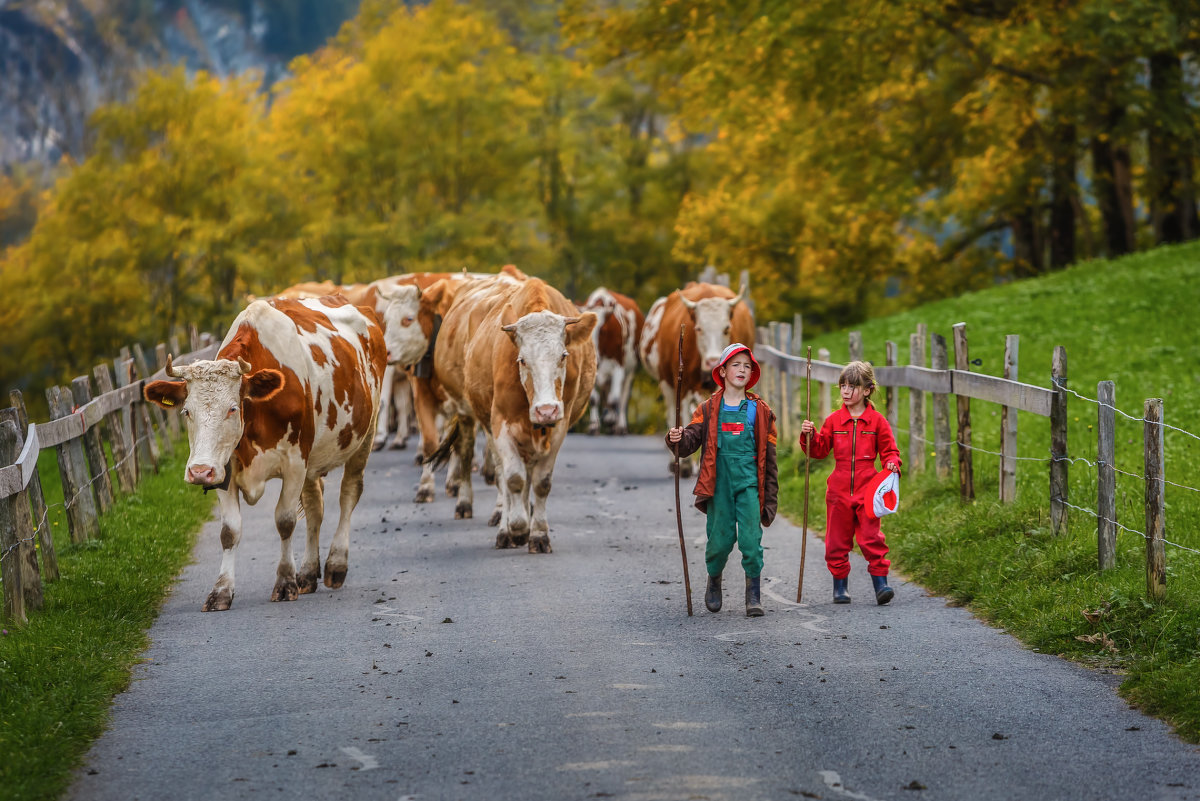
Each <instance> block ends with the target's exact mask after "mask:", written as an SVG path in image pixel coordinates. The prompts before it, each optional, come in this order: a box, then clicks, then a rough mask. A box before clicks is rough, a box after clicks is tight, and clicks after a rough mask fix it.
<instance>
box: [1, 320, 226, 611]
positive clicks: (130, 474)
mask: <svg viewBox="0 0 1200 801" xmlns="http://www.w3.org/2000/svg"><path fill="white" fill-rule="evenodd" d="M193 341H194V342H196V344H197V345H198V347H196V348H194V349H193V350H192V351H191V352H190V353H185V354H181V355H179V356H178V357H177V358H175V359H174V362H175V364H177V365H184V364H188V363H190V362H194V361H197V360H200V359H211V358H214V357H215V356H216V355H217V351H218V349H219V348H220V344H219V343H216V342H213V341H212V337H211V335H209V334H203V335H197V336H195V337H193ZM132 354H133V356H132V358H131V357H126V356H123V358H122V359H119V360H118V361H117V362H116V365H115V366H116V368H117V373H116V374H117V384H119V386H118V387H117V388H115V389H114V388H113V374H112V372H111V371H110V369H109V367H108V365H98V366H97V367H96V368H95V370H94V371H93V376H94V378H95V383H96V389H97V390H98V391H99V394H98V395H97V396H96V397H94V398H93V397H92V388H91V382H90V381H89V379H88V377H87V376H80V377H78V378H76V379H75V380H74V381H72V382H71V387H70V388H67V387H57V386H55V387H49V388H48V389H47V390H46V398H47V401H48V403H49V408H50V413H51V415H52V416H53V417H54V419H53V420H51V421H49V422H45V423H30V422H29V420H28V417H27V414H26V410H25V403H24V400H23V398H22V396H21V393H20V392H17V391H14V392H13V393H11V395H10V400H11V402H12V407H11V408H8V409H0V465H3V466H0V578H2V580H3V585H4V586H3V595H4V608H3V619H4V620H5V621H11V622H21V621H24V620H26V618H27V615H26V612H27V610H31V609H37V608H40V606H41V598H42V591H41V577H42V575H43V574H44V575H45V578H46V580H47V581H53V580H54V579H56V578H57V577H58V559H57V555H56V551H55V544H54V541H53V538H52V537H51V535H50V528H49V526H48V522H47V520H48V518H47V515H48V511H49V510H48V508H47V506H46V501H45V496H44V495H43V492H42V487H41V483H40V480H39V478H38V473H37V461H38V455H39V454H40V453H41V451H43V450H46V449H48V448H53V449H55V451H56V452H57V453H58V460H59V473H60V479H61V481H62V488H63V501H64V503H63V506H64V508H65V509H66V512H67V525H68V530H69V533H70V537H71V540H72V541H73V542H84V541H86V540H87V539H89V538H91V537H95V536H97V535H98V534H99V533H100V516H101V515H102V514H103V513H105V512H107V511H108V509H109V508H111V506H112V503H113V497H114V494H115V493H116V492H118V491H119V492H123V493H129V492H133V491H134V490H135V489H136V487H137V481H138V477H139V476H140V475H141V474H142V473H143V472H145V471H148V470H155V471H156V470H157V469H158V468H157V464H158V456H159V437H161V440H162V445H161V447H162V449H163V450H164V451H165V452H166V453H171V452H172V449H173V444H172V439H173V436H174V435H177V433H178V432H179V430H180V427H179V421H178V420H177V419H176V415H175V414H174V413H171V414H166V415H164V414H161V413H153V417H152V413H151V412H150V411H149V410H148V409H147V406H149V404H147V403H146V402H145V401H144V400H143V398H142V387H143V386H144V384H145V383H146V381H149V380H155V379H159V378H164V377H166V371H165V369H164V362H165V359H166V348H165V346H163V345H159V346H158V348H156V349H155V355H156V357H157V359H156V361H157V364H156V371H155V372H154V373H150V366H149V364H148V363H147V360H146V357H145V353H144V352H143V351H142V349H141V348H140V347H136V346H135V347H134V348H133V350H132ZM135 367H136V374H135V369H134V368H135ZM138 375H140V376H141V377H140V378H138V377H137V376H138ZM154 408H155V409H156V410H158V407H154ZM158 411H159V412H161V410H158ZM104 441H107V443H108V446H109V450H110V451H111V452H112V458H113V465H112V466H110V465H109V464H108V462H107V459H106V455H105V450H104ZM110 470H112V471H113V472H115V473H116V475H117V481H116V482H115V486H114V482H113V481H111V479H110V477H109V471H110ZM39 552H40V554H41V566H40V569H39V565H38V561H39V560H38V553H39Z"/></svg>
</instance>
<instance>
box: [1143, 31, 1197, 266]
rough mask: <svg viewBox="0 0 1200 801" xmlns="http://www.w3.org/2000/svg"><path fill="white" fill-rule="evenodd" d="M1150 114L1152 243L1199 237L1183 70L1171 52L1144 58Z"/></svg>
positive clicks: (1175, 55) (1177, 58) (1178, 60)
mask: <svg viewBox="0 0 1200 801" xmlns="http://www.w3.org/2000/svg"><path fill="white" fill-rule="evenodd" d="M1150 91H1151V94H1153V96H1154V106H1153V108H1154V115H1153V116H1152V118H1151V123H1150V131H1149V140H1148V144H1149V150H1150V181H1149V184H1150V208H1151V218H1152V220H1153V224H1154V237H1155V241H1156V242H1158V243H1159V244H1163V243H1168V242H1183V241H1185V240H1188V239H1193V238H1195V237H1196V236H1197V234H1198V233H1200V222H1198V221H1197V218H1196V200H1195V196H1194V182H1193V176H1192V168H1191V157H1192V141H1191V137H1190V135H1189V133H1188V131H1189V125H1188V120H1187V119H1186V117H1185V116H1184V115H1186V108H1187V104H1186V101H1185V98H1184V92H1183V66H1182V63H1181V61H1180V58H1179V56H1178V55H1177V54H1175V53H1156V54H1154V55H1152V56H1151V57H1150Z"/></svg>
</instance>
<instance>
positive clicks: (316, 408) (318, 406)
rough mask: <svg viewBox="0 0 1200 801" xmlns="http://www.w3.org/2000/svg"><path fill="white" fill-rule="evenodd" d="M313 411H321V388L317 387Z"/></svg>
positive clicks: (318, 412)
mask: <svg viewBox="0 0 1200 801" xmlns="http://www.w3.org/2000/svg"><path fill="white" fill-rule="evenodd" d="M313 411H315V412H316V413H317V414H320V413H321V388H320V387H317V398H316V400H315V401H313Z"/></svg>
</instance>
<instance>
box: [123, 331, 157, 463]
mask: <svg viewBox="0 0 1200 801" xmlns="http://www.w3.org/2000/svg"><path fill="white" fill-rule="evenodd" d="M123 350H124V349H123ZM132 350H133V355H132V356H131V358H132V361H133V364H132V365H131V366H130V370H129V383H131V384H132V383H134V382H135V381H137V380H139V379H141V378H144V377H145V376H147V375H149V373H147V372H146V371H145V370H144V369H143V366H144V365H145V364H146V354H145V352H143V351H142V346H141V345H140V344H138V343H136V342H135V343H133V349H132ZM139 353H141V358H140V359H139V358H138V357H137V354H139ZM152 408H155V409H157V408H158V407H156V406H155V405H154V404H152V403H146V401H144V400H143V399H142V396H141V395H140V394H139V395H138V399H137V400H136V401H134V403H133V413H134V414H135V415H136V416H137V427H138V432H139V438H138V439H139V443H138V444H139V445H143V443H144V447H145V449H146V452H147V453H149V454H150V459H149V460H148V461H147V462H144V463H143V464H142V465H140V466H141V467H145V466H146V465H148V466H149V467H151V468H152V469H153V470H152V472H155V473H157V472H158V438H157V437H155V436H154V424H153V422H152V421H151V419H150V409H152ZM159 427H160V428H161V426H159Z"/></svg>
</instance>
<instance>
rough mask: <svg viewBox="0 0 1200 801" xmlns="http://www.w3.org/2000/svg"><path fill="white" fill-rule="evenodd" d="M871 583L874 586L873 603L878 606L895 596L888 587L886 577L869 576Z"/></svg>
mask: <svg viewBox="0 0 1200 801" xmlns="http://www.w3.org/2000/svg"><path fill="white" fill-rule="evenodd" d="M871 583H872V584H874V585H875V603H877V604H879V605H880V606H883V605H884V604H886V603H887V602H888V601H890V600H892V598H894V597H895V596H896V593H895V592H894V591H893V590H892V588H891V587H889V586H888V583H887V576H871Z"/></svg>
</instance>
